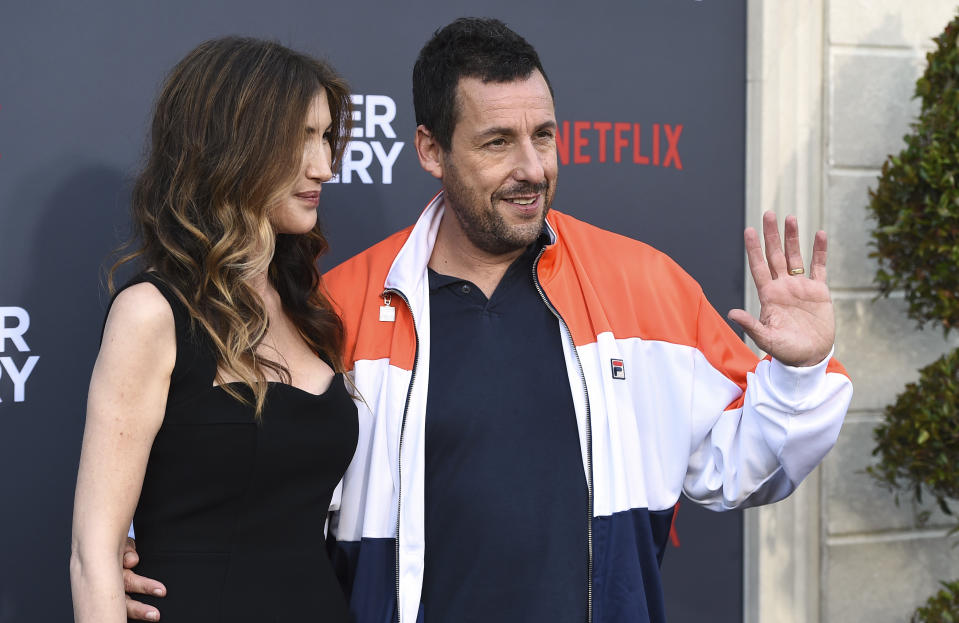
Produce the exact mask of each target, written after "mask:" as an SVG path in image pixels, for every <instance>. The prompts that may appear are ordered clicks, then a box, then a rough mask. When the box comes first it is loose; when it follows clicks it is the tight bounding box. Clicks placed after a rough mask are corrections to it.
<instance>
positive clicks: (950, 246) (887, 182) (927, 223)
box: [869, 18, 959, 333]
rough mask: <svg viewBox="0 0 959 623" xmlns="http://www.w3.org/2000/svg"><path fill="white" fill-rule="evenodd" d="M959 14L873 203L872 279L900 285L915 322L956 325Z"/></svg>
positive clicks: (888, 286)
mask: <svg viewBox="0 0 959 623" xmlns="http://www.w3.org/2000/svg"><path fill="white" fill-rule="evenodd" d="M957 37H959V18H957V19H955V20H953V21H952V22H951V23H950V24H949V25H948V26H947V27H946V30H945V32H943V33H942V34H941V35H940V36H939V37H937V38H936V43H937V44H938V47H937V48H936V50H934V51H932V52H930V53H929V54H928V55H927V56H926V59H927V61H928V66H927V68H926V72H925V74H924V75H923V76H922V77H921V78H920V79H919V80H918V82H917V83H916V97H918V98H920V99H921V101H922V107H921V112H920V115H919V120H918V122H917V123H915V124H913V132H912V133H911V134H909V135H907V136H906V137H904V138H905V142H906V148H905V149H904V150H903V151H902V152H901V153H900V154H899V155H898V156H890V157H889V158H888V159H887V160H886V162H885V163H884V164H883V166H882V176H881V177H880V179H879V184H878V186H877V188H876V190H875V191H870V193H869V194H870V197H871V202H870V206H869V208H870V210H871V212H872V216H873V217H874V218H875V219H876V221H877V226H876V228H875V230H874V231H873V232H872V238H873V240H872V245H873V246H874V247H875V249H876V251H875V252H874V253H872V254H871V256H872V257H876V258H878V261H879V270H878V271H877V273H876V282H877V283H878V285H879V289H880V292H881V293H882V294H884V295H887V294H889V293H890V292H892V291H893V290H896V289H902V290H904V291H905V295H906V301H908V303H909V316H910V317H912V318H914V319H915V320H916V321H917V322H918V323H919V325H920V326H923V325H925V323H926V322H940V323H942V326H943V328H944V329H945V331H946V332H947V333H948V331H949V330H950V329H952V328H953V327H956V326H959V189H957V183H959V179H957V178H959V114H957V113H959V48H957Z"/></svg>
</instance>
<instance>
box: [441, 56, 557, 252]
mask: <svg viewBox="0 0 959 623" xmlns="http://www.w3.org/2000/svg"><path fill="white" fill-rule="evenodd" d="M457 106H458V115H457V121H456V127H455V129H454V130H453V137H452V141H451V146H450V151H449V152H442V154H441V158H442V167H443V169H442V178H443V187H444V189H445V190H446V203H447V207H448V208H450V209H451V210H452V212H453V214H454V215H455V216H456V223H457V224H458V226H459V228H460V229H461V230H462V232H463V234H465V236H466V238H467V240H469V242H470V243H471V244H472V245H473V246H475V247H476V248H477V249H478V250H480V251H482V252H484V253H486V254H490V255H502V254H506V253H510V252H513V251H516V250H518V249H522V248H525V247H526V246H528V245H529V244H530V243H532V242H533V241H534V240H536V237H537V236H538V235H539V233H540V232H541V231H542V228H543V220H544V219H545V218H546V213H547V212H548V211H549V206H550V204H551V203H552V201H553V194H554V192H555V190H556V174H557V164H556V115H555V113H554V111H553V98H552V96H551V95H550V93H549V87H548V86H547V85H546V80H544V79H543V76H542V75H541V74H540V73H539V72H538V71H534V72H533V73H532V74H531V75H530V77H529V78H527V79H525V80H515V81H513V82H505V83H493V82H491V83H483V82H482V81H481V80H479V79H477V78H462V79H460V82H459V85H458V86H457Z"/></svg>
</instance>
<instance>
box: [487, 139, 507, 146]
mask: <svg viewBox="0 0 959 623" xmlns="http://www.w3.org/2000/svg"><path fill="white" fill-rule="evenodd" d="M505 144H506V139H505V138H494V139H493V140H491V141H490V142H488V143H486V145H487V146H488V147H502V146H503V145H505Z"/></svg>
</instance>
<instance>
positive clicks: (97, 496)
mask: <svg viewBox="0 0 959 623" xmlns="http://www.w3.org/2000/svg"><path fill="white" fill-rule="evenodd" d="M175 360H176V329H175V326H174V321H173V312H172V310H171V309H170V305H169V303H167V301H166V299H165V298H163V295H162V294H160V292H159V291H158V290H157V289H156V287H155V286H153V285H152V284H149V283H140V284H136V285H134V286H131V287H129V288H127V289H126V290H124V291H123V292H121V293H120V294H119V295H118V296H117V297H116V300H115V301H114V303H113V306H112V308H111V309H110V314H109V316H108V317H107V323H106V327H105V328H104V333H103V340H102V342H101V345H100V353H99V355H98V356H97V361H96V365H95V366H94V368H93V376H92V378H91V379H90V392H89V396H88V398H87V418H86V425H85V428H84V432H83V449H82V451H81V454H80V469H79V473H78V476H77V491H76V498H75V501H74V507H73V543H72V552H71V556H70V583H71V586H72V590H73V609H74V616H75V618H76V621H77V622H78V623H86V622H90V623H111V622H113V621H116V622H117V623H125V622H126V620H127V614H126V606H125V595H124V592H123V579H122V562H121V561H122V556H123V549H124V544H125V540H126V535H127V530H128V529H129V527H130V521H131V520H132V518H133V512H134V509H135V508H136V503H137V499H138V498H139V496H140V488H141V486H142V484H143V474H144V472H145V470H146V464H147V459H148V457H149V455H150V447H151V446H152V445H153V439H154V437H155V436H156V433H157V430H159V428H160V424H161V423H162V421H163V413H164V410H165V408H166V398H167V392H168V390H169V387H170V375H171V373H172V372H173V364H174V362H175Z"/></svg>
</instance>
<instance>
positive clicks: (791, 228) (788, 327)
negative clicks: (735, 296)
mask: <svg viewBox="0 0 959 623" xmlns="http://www.w3.org/2000/svg"><path fill="white" fill-rule="evenodd" d="M798 231H799V226H798V224H797V223H796V219H795V218H794V217H787V218H786V224H785V230H784V234H785V239H786V242H785V247H783V245H782V243H781V242H780V237H779V227H778V225H777V223H776V216H775V215H774V214H773V213H771V212H767V213H766V214H764V215H763V235H764V238H765V242H766V251H765V254H764V253H763V250H762V247H761V245H760V242H759V236H758V234H757V233H756V231H755V230H754V229H752V228H751V227H750V228H747V229H746V232H745V234H744V236H743V237H744V240H745V242H746V254H747V258H748V261H749V270H750V273H751V274H752V276H753V281H754V282H755V284H756V290H757V292H758V294H759V303H760V313H759V319H758V320H757V319H755V318H753V316H752V315H750V314H749V313H748V312H745V311H743V310H741V309H734V310H732V311H731V312H730V313H729V318H730V319H731V320H733V321H735V322H737V323H739V324H740V325H741V326H742V327H743V330H745V331H746V333H747V334H748V335H749V337H751V338H752V339H753V341H754V342H756V345H757V346H759V347H760V348H761V349H763V350H764V351H766V352H767V353H769V354H770V355H771V356H772V357H774V358H775V359H777V360H778V361H780V362H782V363H784V364H786V365H791V366H811V365H815V364H817V363H819V362H821V361H822V360H823V359H825V358H826V356H827V355H828V354H829V351H830V349H831V348H832V344H833V341H834V339H835V320H834V318H833V308H832V300H831V298H830V296H829V288H828V286H827V285H826V234H825V232H821V231H820V232H818V233H817V234H816V239H815V243H814V245H813V257H812V262H811V263H810V269H809V276H808V277H805V276H803V274H802V272H803V271H802V268H803V261H802V254H801V253H800V252H799V237H798ZM797 272H798V273H800V274H795V273H797Z"/></svg>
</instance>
